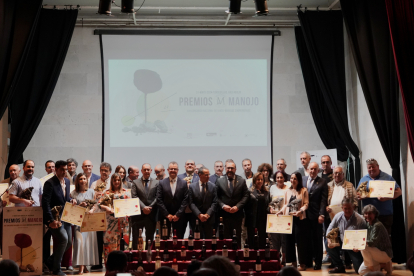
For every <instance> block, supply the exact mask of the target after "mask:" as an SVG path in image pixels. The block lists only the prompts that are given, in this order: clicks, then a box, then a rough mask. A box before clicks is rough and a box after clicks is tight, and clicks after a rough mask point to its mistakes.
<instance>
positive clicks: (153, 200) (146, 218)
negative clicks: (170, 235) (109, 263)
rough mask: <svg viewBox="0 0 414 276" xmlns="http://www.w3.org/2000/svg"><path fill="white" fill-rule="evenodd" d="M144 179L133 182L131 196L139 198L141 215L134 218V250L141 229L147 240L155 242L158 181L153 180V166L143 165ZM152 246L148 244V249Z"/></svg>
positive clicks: (132, 218) (132, 219)
mask: <svg viewBox="0 0 414 276" xmlns="http://www.w3.org/2000/svg"><path fill="white" fill-rule="evenodd" d="M141 172H142V177H140V178H138V179H136V180H134V181H132V189H131V195H132V197H137V198H139V205H140V207H141V215H138V216H132V217H131V221H132V237H133V240H132V248H133V249H134V250H135V249H137V245H138V237H139V229H140V228H141V229H144V228H145V239H146V240H151V241H152V240H153V239H154V233H155V227H156V224H157V187H158V183H159V181H158V180H155V179H153V178H151V172H152V169H151V165H150V164H148V163H145V164H143V165H142V169H141ZM148 246H151V244H148V243H146V248H147V249H148Z"/></svg>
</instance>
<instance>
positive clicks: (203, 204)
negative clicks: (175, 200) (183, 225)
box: [188, 167, 217, 239]
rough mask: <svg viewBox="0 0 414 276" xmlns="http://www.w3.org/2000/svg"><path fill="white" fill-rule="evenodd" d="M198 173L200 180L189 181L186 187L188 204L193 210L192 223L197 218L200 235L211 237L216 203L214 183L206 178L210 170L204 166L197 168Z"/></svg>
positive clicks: (204, 237) (203, 237) (205, 237)
mask: <svg viewBox="0 0 414 276" xmlns="http://www.w3.org/2000/svg"><path fill="white" fill-rule="evenodd" d="M198 175H199V177H200V180H199V181H198V182H194V183H191V185H190V187H189V188H188V196H189V198H190V201H189V206H190V209H191V211H192V212H193V213H192V214H193V217H192V220H193V222H192V224H193V225H195V224H196V223H195V220H196V219H198V221H199V228H200V237H201V238H202V239H211V238H212V236H213V226H214V222H215V213H216V205H217V192H216V185H214V184H213V183H211V182H210V181H209V180H208V179H209V177H210V171H209V170H208V169H207V168H206V167H201V168H199V169H198Z"/></svg>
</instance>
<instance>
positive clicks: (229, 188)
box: [216, 161, 250, 247]
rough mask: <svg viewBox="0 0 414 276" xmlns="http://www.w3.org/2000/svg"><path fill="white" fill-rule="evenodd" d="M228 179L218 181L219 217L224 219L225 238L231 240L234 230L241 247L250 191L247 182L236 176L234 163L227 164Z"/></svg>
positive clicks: (222, 178)
mask: <svg viewBox="0 0 414 276" xmlns="http://www.w3.org/2000/svg"><path fill="white" fill-rule="evenodd" d="M225 168H226V177H221V178H219V179H217V181H216V187H217V203H218V205H219V207H218V208H219V211H218V215H219V216H220V217H223V222H224V238H226V239H230V238H231V237H232V235H233V229H236V234H237V238H238V240H239V241H238V242H239V247H240V245H241V242H240V238H241V226H242V221H243V217H244V212H243V208H244V206H245V204H246V203H247V201H248V199H249V196H250V194H249V190H248V189H247V186H246V181H245V180H244V179H243V178H242V177H241V176H239V175H236V164H235V163H234V162H232V161H228V162H226V167H225Z"/></svg>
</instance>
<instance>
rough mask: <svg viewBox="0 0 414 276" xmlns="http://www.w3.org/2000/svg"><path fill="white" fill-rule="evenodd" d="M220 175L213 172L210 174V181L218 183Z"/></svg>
mask: <svg viewBox="0 0 414 276" xmlns="http://www.w3.org/2000/svg"><path fill="white" fill-rule="evenodd" d="M219 178H220V177H219V176H218V175H217V174H213V175H210V179H209V180H208V181H210V182H211V183H214V184H216V181H217V179H219Z"/></svg>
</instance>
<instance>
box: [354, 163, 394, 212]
mask: <svg viewBox="0 0 414 276" xmlns="http://www.w3.org/2000/svg"><path fill="white" fill-rule="evenodd" d="M375 180H382V181H395V179H394V178H392V176H391V175H389V174H387V173H385V172H383V171H380V173H379V175H378V176H377V177H376V178H375V179H372V178H371V177H370V176H369V174H367V175H365V176H364V177H362V178H361V180H360V181H359V184H358V187H359V185H361V183H362V182H365V181H368V183H367V191H369V182H370V181H375ZM397 188H400V186H398V184H397V182H395V189H397ZM368 204H372V205H374V206H375V208H377V210H378V211H379V213H380V215H383V216H388V215H392V214H393V213H394V209H393V207H392V200H387V201H379V200H378V198H365V199H362V208H364V206H366V205H368Z"/></svg>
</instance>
